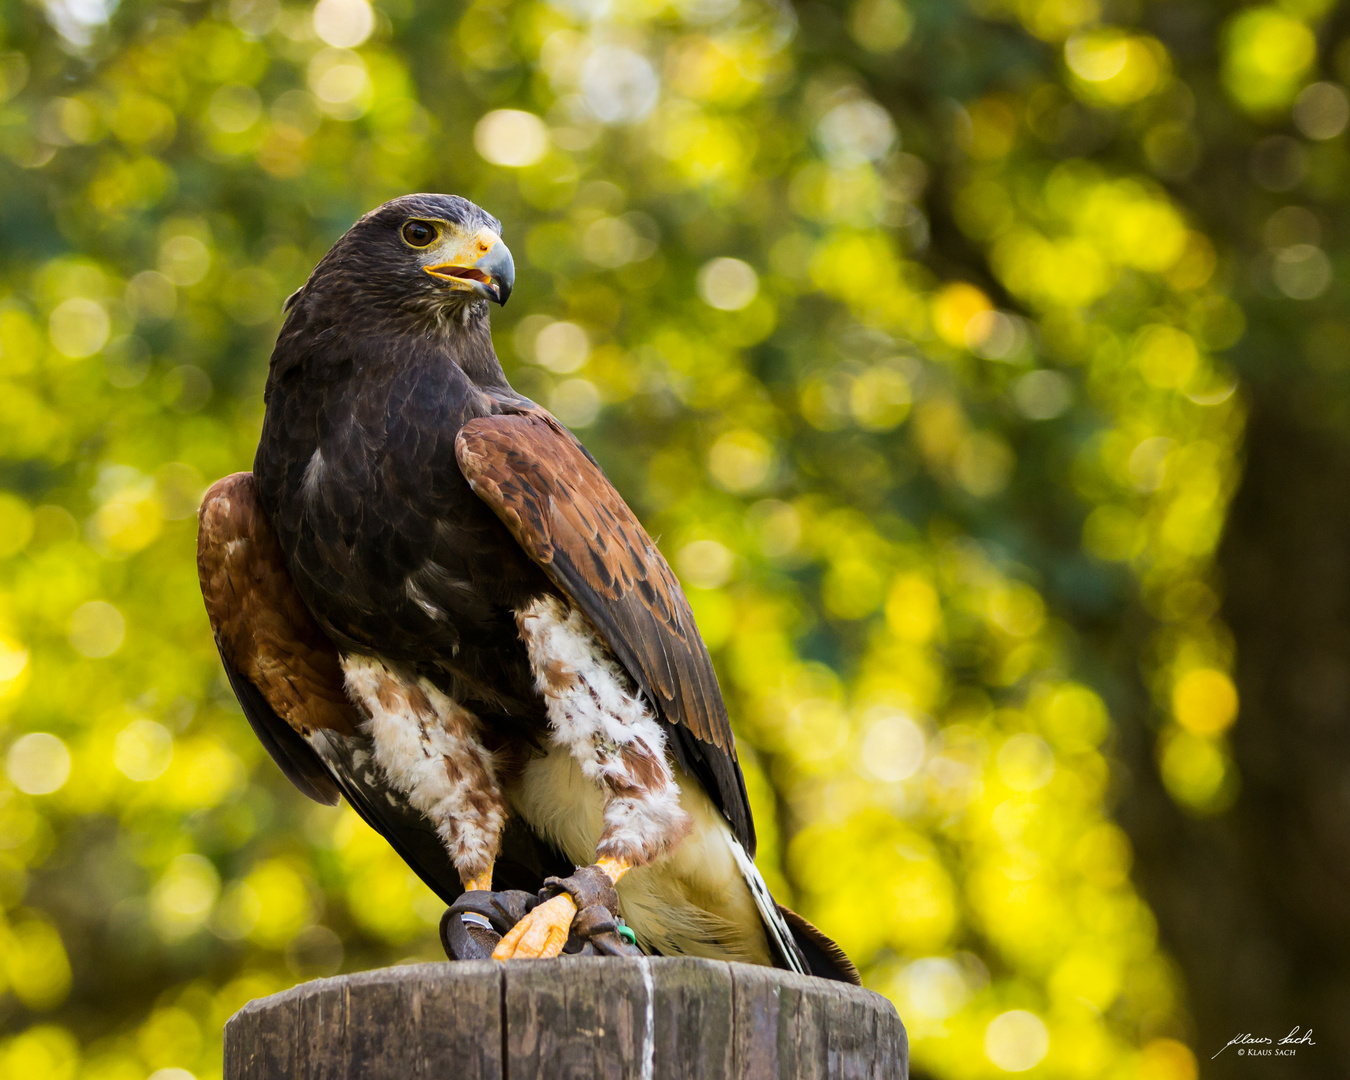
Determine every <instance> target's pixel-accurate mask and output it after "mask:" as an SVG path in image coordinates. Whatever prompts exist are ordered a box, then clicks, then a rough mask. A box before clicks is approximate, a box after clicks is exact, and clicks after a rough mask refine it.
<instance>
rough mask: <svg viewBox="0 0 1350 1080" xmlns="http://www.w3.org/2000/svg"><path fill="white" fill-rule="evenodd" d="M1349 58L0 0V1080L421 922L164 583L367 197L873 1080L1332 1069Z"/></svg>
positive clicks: (347, 3)
mask: <svg viewBox="0 0 1350 1080" xmlns="http://www.w3.org/2000/svg"><path fill="white" fill-rule="evenodd" d="M1346 82H1350V11H1347V9H1346V7H1345V6H1336V5H1334V4H1332V3H1330V2H1328V0H1283V2H1280V3H1273V4H1259V3H1258V4H1252V5H1245V6H1243V5H1238V4H1234V3H1223V2H1202V0H1156V2H1154V0H852V2H842V0H841V2H836V3H817V2H802V3H796V4H789V3H786V2H780V3H773V2H764V0H552V2H527V0H488V2H474V3H464V2H459V0H456V2H450V0H437V2H425V3H421V4H418V3H416V2H415V0H376V2H375V3H374V4H373V6H372V5H371V4H369V3H367V2H366V0H319V2H318V3H317V5H307V4H292V3H286V2H281V0H215V2H214V3H211V2H206V0H195V2H194V0H181V2H168V0H122V2H121V3H120V4H119V3H117V2H116V0H0V249H2V250H0V256H2V259H3V261H2V262H0V757H2V758H3V765H4V768H3V777H2V778H0V991H2V992H0V1031H3V1035H0V1078H4V1080H36V1078H44V1077H49V1078H52V1080H75V1078H77V1077H78V1078H89V1080H145V1078H146V1077H148V1076H151V1075H153V1076H154V1077H155V1080H192V1078H194V1077H195V1078H198V1080H209V1078H212V1077H218V1076H219V1075H220V1071H221V1065H220V1029H221V1025H222V1023H223V1022H224V1020H225V1019H226V1018H227V1017H228V1016H229V1015H230V1014H231V1013H232V1012H233V1011H234V1010H235V1009H237V1008H238V1007H240V1006H241V1005H242V1004H243V1003H244V1002H245V1001H247V1000H248V999H250V998H252V997H256V996H259V995H262V994H266V993H270V992H272V991H276V990H279V989H281V988H284V987H286V986H288V985H291V984H293V983H295V982H297V981H300V980H303V979H307V978H311V977H314V976H317V975H326V974H331V973H334V972H338V971H350V970H358V969H362V968H367V967H371V966H376V965H381V964H389V963H396V962H401V961H409V960H421V959H434V958H437V957H438V956H439V955H440V951H439V947H438V945H437V943H436V933H435V926H436V923H437V920H438V918H439V916H440V913H441V906H440V905H439V904H438V903H437V902H436V901H435V899H434V898H433V897H432V896H431V894H430V893H429V892H428V891H427V890H426V889H425V888H424V887H423V886H421V885H420V884H419V883H418V881H417V880H416V879H415V878H414V877H413V875H412V874H411V873H410V872H409V871H408V870H407V869H406V868H405V867H404V866H403V865H402V864H401V863H400V862H399V861H398V860H397V859H396V858H395V856H394V855H393V853H392V852H391V851H390V850H389V849H388V848H387V847H386V846H385V844H384V843H383V842H382V841H380V840H379V839H378V838H377V837H376V836H375V835H374V834H373V833H371V832H370V831H369V830H368V829H367V828H366V827H365V826H364V825H362V824H361V823H360V822H359V821H358V820H357V818H356V817H355V815H354V814H352V813H351V812H350V811H349V810H346V809H340V810H338V809H329V808H323V807H316V806H314V805H313V804H310V803H307V802H306V801H305V800H304V799H303V798H302V797H301V796H300V795H299V794H297V793H296V792H295V791H293V790H292V789H291V788H290V787H289V786H288V785H287V784H286V782H285V781H284V779H283V778H282V777H281V775H280V773H279V772H278V770H277V769H276V768H275V766H274V765H273V764H272V763H271V762H270V761H269V760H268V759H267V758H266V756H265V754H264V753H263V751H262V749H261V748H260V746H259V745H258V744H257V742H256V741H255V740H254V738H253V736H252V735H251V733H250V732H249V729H248V726H247V724H246V723H245V722H244V720H243V718H242V716H241V715H240V713H239V710H238V708H237V707H236V705H235V703H234V699H233V697H232V695H231V693H230V691H229V688H228V686H227V685H226V683H225V681H224V678H223V677H222V673H221V671H220V668H219V665H218V662H217V659H216V655H215V651H214V648H213V646H212V643H211V639H210V634H209V630H208V627H207V622H206V618H205V615H204V613H203V610H202V605H201V601H200V598H199V595H198V590H197V585H196V577H195V569H194V563H193V550H194V531H195V530H194V513H195V510H196V506H197V502H198V499H199V497H200V494H201V492H202V490H203V489H204V487H205V485H206V484H207V483H209V482H210V481H211V480H213V479H215V478H216V477H218V476H220V475H222V474H225V473H227V472H231V471H234V470H238V469H247V468H248V467H249V465H250V462H251V459H252V453H253V447H254V445H255V441H256V437H257V432H258V428H259V424H260V420H261V415H262V401H261V388H262V384H263V379H264V376H265V372H266V365H267V357H268V353H269V350H270V346H271V342H272V339H273V337H274V335H275V332H276V330H277V327H278V325H279V322H280V307H281V302H282V300H283V299H284V298H285V296H286V295H287V294H288V293H290V292H291V291H292V290H293V289H295V288H296V287H298V286H299V285H300V284H301V283H302V282H303V280H304V278H305V276H306V274H307V272H308V270H309V268H310V267H311V266H312V265H313V264H314V262H315V261H316V260H317V259H318V258H319V256H320V255H321V254H322V253H323V252H324V251H325V250H326V248H327V247H328V246H329V244H331V243H332V241H333V240H334V239H335V238H336V237H337V236H338V235H339V234H340V233H341V232H342V230H344V229H345V228H346V227H347V226H348V225H349V224H350V223H351V222H352V221H353V220H354V219H355V218H356V217H357V216H359V215H360V214H361V213H363V212H364V211H365V210H367V209H369V208H371V207H372V206H374V205H376V204H378V203H380V202H382V201H383V200H385V199H387V198H390V197H392V196H394V195H398V194H401V193H404V192H409V191H419V190H429V191H450V192H458V193H461V194H464V195H467V196H469V197H471V198H473V199H474V200H476V201H477V202H479V203H481V204H482V205H483V206H485V207H487V208H488V209H489V210H490V211H491V212H492V213H494V214H496V215H497V216H498V217H500V218H501V219H502V221H503V222H504V223H505V237H506V240H507V242H508V243H509V245H510V246H511V247H512V249H513V250H514V252H515V255H516V259H517V263H518V266H519V281H518V286H517V289H516V292H515V294H514V296H513V298H512V301H511V304H510V306H509V307H508V308H506V309H505V310H503V311H494V312H493V321H494V326H495V336H496V340H497V346H498V351H499V352H500V354H501V356H502V358H503V361H504V363H505V365H506V368H507V371H508V373H509V374H510V376H511V378H512V379H513V381H514V383H515V385H516V386H517V387H518V388H519V389H521V390H522V391H523V392H525V393H526V394H528V395H530V396H532V397H534V398H535V399H536V400H538V401H540V402H542V403H543V404H545V405H547V406H548V407H549V408H550V409H552V410H554V411H555V412H556V413H557V414H558V415H559V416H560V417H561V418H562V419H563V420H564V421H565V422H566V423H568V424H569V425H571V426H572V427H573V428H574V429H575V430H576V431H577V432H578V433H579V434H580V435H581V437H582V438H583V439H584V440H585V441H586V442H587V444H588V445H589V446H590V447H591V448H592V449H593V450H594V452H595V453H596V455H597V456H598V458H599V459H600V461H601V462H602V463H603V464H604V465H605V467H606V468H607V469H608V470H609V472H610V474H611V476H612V477H613V478H614V480H615V481H616V483H617V484H618V486H619V488H620V490H621V491H622V492H623V493H624V494H625V495H626V496H627V498H628V499H629V501H630V502H631V503H632V504H633V505H634V507H635V508H636V509H637V510H638V512H639V514H640V515H641V516H642V517H643V519H644V521H645V522H646V523H647V525H648V527H649V528H650V530H651V531H652V532H653V534H655V535H659V537H660V543H661V546H662V548H663V550H664V551H665V552H666V553H667V555H668V556H669V557H670V559H671V560H672V562H673V564H674V565H675V567H676V568H677V570H678V572H679V574H680V576H681V578H682V580H683V581H684V583H685V585H686V587H687V588H688V590H689V592H690V596H691V599H692V602H693V605H694V609H695V611H696V612H697V615H698V619H699V623H700V626H701V628H702V631H703V633H704V635H705V637H706V638H707V641H708V644H709V646H710V648H711V650H712V653H713V656H714V658H715V660H716V662H717V666H718V670H719V673H720V676H721V678H722V682H723V687H724V689H725V692H726V694H727V697H728V701H729V705H730V709H731V714H732V716H733V718H734V723H735V725H736V728H737V731H738V734H739V739H740V745H741V748H742V754H743V759H742V760H743V762H744V765H745V769H746V772H747V774H748V781H749V784H750V789H751V792H752V797H753V802H754V805H755V811H756V817H757V820H758V822H759V830H760V836H761V838H762V846H761V855H760V862H761V865H762V866H763V868H764V871H765V874H766V876H767V877H768V878H769V880H770V882H771V884H772V885H773V886H774V888H775V890H776V891H777V892H778V893H779V894H780V895H781V896H782V897H783V899H785V900H786V901H788V902H790V903H791V904H793V905H794V906H796V907H797V908H799V909H800V910H802V911H803V912H804V913H805V914H807V915H808V916H809V917H810V918H812V919H813V920H815V921H817V922H818V923H819V924H820V925H821V926H822V927H823V928H824V929H826V930H827V931H828V932H830V933H831V934H833V935H834V936H835V937H837V938H838V940H839V941H840V942H841V943H842V944H843V945H844V946H845V948H847V949H848V950H849V951H850V953H851V954H852V955H853V956H854V957H855V958H856V959H857V961H858V962H859V964H860V965H861V967H862V969H863V971H864V972H865V976H866V981H867V984H868V985H869V986H871V987H873V988H875V989H877V990H879V991H880V992H882V993H884V994H887V995H889V996H890V997H891V999H892V1000H893V1001H894V1002H895V1003H896V1005H897V1007H898V1008H899V1010H900V1013H901V1015H902V1016H903V1018H904V1019H905V1021H906V1023H907V1025H908V1027H909V1031H910V1035H911V1038H912V1040H913V1056H914V1064H915V1069H914V1072H915V1075H916V1076H920V1077H929V1078H943V1080H947V1078H950V1080H964V1078H988V1077H1001V1076H1007V1075H1010V1074H1013V1073H1021V1074H1023V1075H1027V1076H1036V1077H1055V1078H1060V1077H1063V1078H1070V1077H1072V1078H1078V1077H1082V1078H1089V1077H1093V1078H1095V1077H1106V1078H1111V1080H1195V1078H1196V1077H1197V1076H1204V1077H1230V1076H1248V1075H1261V1076H1270V1075H1279V1076H1283V1077H1314V1076H1316V1077H1324V1076H1325V1077H1333V1076H1337V1077H1339V1076H1344V1075H1346V1073H1347V1071H1348V1070H1350V1023H1347V1021H1346V1016H1347V1015H1350V969H1348V968H1347V962H1346V961H1347V953H1350V870H1348V869H1347V868H1348V867H1350V737H1348V732H1350V729H1348V728H1347V724H1346V719H1347V710H1348V709H1350V634H1348V633H1347V624H1346V616H1347V604H1348V602H1350V562H1348V561H1347V551H1348V550H1350V502H1347V499H1346V493H1347V490H1350V438H1348V436H1350V312H1347V299H1350V228H1348V225H1350V222H1348V221H1347V213H1346V195H1347V193H1350V154H1348V153H1347V142H1346V135H1345V129H1346V124H1347V120H1348V119H1350V102H1348V101H1347V93H1346V90H1345V87H1344V85H1343V84H1345V83H1346ZM1294 1025H1300V1026H1301V1027H1304V1028H1308V1027H1311V1028H1312V1029H1313V1030H1314V1033H1315V1035H1314V1038H1315V1039H1316V1042H1317V1046H1316V1047H1315V1048H1305V1049H1303V1050H1301V1051H1300V1052H1299V1055H1298V1057H1297V1058H1296V1059H1293V1060H1285V1061H1282V1062H1279V1063H1275V1064H1272V1063H1270V1062H1262V1063H1259V1064H1258V1063H1254V1062H1250V1061H1247V1060H1243V1059H1239V1058H1237V1057H1236V1056H1235V1054H1234V1052H1233V1051H1228V1052H1227V1053H1225V1054H1223V1055H1220V1056H1219V1057H1218V1058H1217V1059H1215V1060H1211V1055H1212V1054H1213V1053H1214V1052H1215V1051H1216V1050H1218V1049H1219V1048H1220V1047H1221V1046H1222V1045H1223V1044H1224V1043H1226V1042H1227V1040H1228V1039H1230V1038H1232V1037H1233V1036H1235V1035H1237V1034H1238V1033H1239V1032H1253V1033H1256V1034H1264V1035H1267V1036H1271V1037H1278V1036H1280V1035H1282V1034H1284V1033H1285V1032H1286V1031H1287V1030H1288V1029H1289V1028H1290V1027H1292V1026H1294ZM1277 1029H1278V1030H1277Z"/></svg>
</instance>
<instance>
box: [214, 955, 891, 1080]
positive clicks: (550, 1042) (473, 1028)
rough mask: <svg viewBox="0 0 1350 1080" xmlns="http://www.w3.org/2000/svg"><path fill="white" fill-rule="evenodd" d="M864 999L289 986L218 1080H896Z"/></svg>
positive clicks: (629, 989) (802, 992)
mask: <svg viewBox="0 0 1350 1080" xmlns="http://www.w3.org/2000/svg"><path fill="white" fill-rule="evenodd" d="M908 1062H909V1042H908V1039H907V1037H906V1035H905V1029H904V1026H903V1025H902V1024H901V1023H900V1018H899V1017H898V1016H897V1015H896V1012H895V1008H894V1007H893V1006H892V1005H891V1003H890V1002H889V1001H887V1000H886V999H885V998H883V997H882V996H881V995H879V994H874V993H872V992H871V991H869V990H862V989H859V988H858V987H854V986H847V985H845V984H843V983H837V982H828V981H826V980H824V979H814V978H809V977H806V976H803V975H795V974H793V973H791V972H787V971H778V970H776V969H772V968H763V967H752V966H749V965H745V964H726V963H721V962H719V961H713V960H690V959H677V958H666V957H653V958H650V959H641V960H627V959H617V958H613V957H562V958H559V959H557V960H530V961H519V962H515V963H507V964H501V963H496V962H494V961H472V962H462V963H457V964H450V963H443V964H416V965H410V966H407V967H395V968H383V969H381V970H378V971H367V972H363V973H361V974H357V975H341V976H338V977H336V978H332V979H319V980H317V981H315V982H310V983H304V984H303V985H301V986H297V987H295V988H294V989H291V990H287V991H285V992H284V993H280V994H273V995H272V996H271V997H266V998H260V999H259V1000H257V1001H253V1002H250V1003H249V1004H248V1005H246V1006H244V1008H242V1009H241V1010H239V1012H237V1013H236V1014H235V1015H234V1016H233V1017H231V1018H230V1021H229V1023H227V1024H226V1025H225V1080H320V1078H322V1080H358V1078H359V1080H534V1078H536V1077H538V1078H548V1080H554V1078H557V1080H574V1078H575V1080H583V1078H584V1080H590V1078H592V1077H604V1078H606V1080H609V1078H613V1080H629V1078H631V1080H686V1078H688V1080H705V1078H706V1080H726V1078H732V1080H824V1078H826V1077H830V1078H835V1077H839V1078H846V1080H853V1078H858V1080H864V1078H865V1080H904V1078H906V1077H907V1076H908V1072H909V1070H908Z"/></svg>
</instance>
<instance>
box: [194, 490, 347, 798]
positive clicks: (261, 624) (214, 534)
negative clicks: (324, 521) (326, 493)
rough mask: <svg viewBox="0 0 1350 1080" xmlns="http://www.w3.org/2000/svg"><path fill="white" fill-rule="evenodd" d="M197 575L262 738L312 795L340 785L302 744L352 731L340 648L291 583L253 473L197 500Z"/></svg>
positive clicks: (333, 792) (331, 793) (326, 794)
mask: <svg viewBox="0 0 1350 1080" xmlns="http://www.w3.org/2000/svg"><path fill="white" fill-rule="evenodd" d="M197 573H198V577H199V578H200V581H201V587H202V597H203V599H204V600H205V601H206V611H207V614H208V616H210V619H211V629H212V630H213V631H214V633H215V638H216V647H217V648H218V649H219V651H220V658H221V661H222V662H223V664H224V665H225V672H226V674H227V675H228V676H229V679H230V685H231V686H232V687H233V688H234V691H235V696H236V697H238V698H239V704H240V705H241V706H242V707H243V710H244V715H245V716H246V717H248V721H249V724H250V725H251V726H252V727H253V730H254V732H255V733H256V734H257V736H258V738H259V740H260V741H261V742H262V744H263V745H264V746H265V747H266V748H267V751H268V753H270V754H271V755H272V758H273V760H274V761H276V763H277V765H279V766H280V767H281V770H282V772H284V773H285V774H286V777H287V779H289V780H290V781H291V783H293V784H294V785H295V786H296V787H297V788H299V789H300V790H301V791H302V792H304V793H305V794H306V795H308V796H309V797H310V798H311V799H314V800H316V801H318V802H321V803H325V804H327V805H330V806H331V805H333V804H335V803H336V802H337V801H338V786H337V784H336V783H335V781H334V779H333V776H332V774H331V773H330V771H329V770H328V768H326V767H325V765H324V763H323V762H322V761H321V760H320V758H319V756H318V754H316V753H315V751H314V749H313V748H312V747H311V746H310V745H309V743H308V742H307V741H306V737H307V736H308V735H310V734H311V733H312V732H313V731H315V730H320V729H328V730H333V731H336V732H337V733H339V734H341V735H348V736H350V735H353V734H354V733H355V732H356V729H357V724H358V717H357V714H356V710H355V709H354V708H353V707H352V705H351V703H350V702H349V701H348V700H347V698H346V696H345V694H344V693H343V689H342V671H341V668H340V667H339V664H338V652H337V649H336V648H334V646H333V644H332V642H331V641H329V640H328V638H327V636H326V635H325V634H324V633H323V631H322V630H320V629H319V627H318V625H317V624H316V623H315V622H314V617H313V616H312V615H311V614H310V613H309V609H308V608H306V607H305V604H304V601H303V600H301V598H300V595H299V593H297V592H296V590H295V585H294V584H293V583H292V581H291V578H290V574H289V573H288V572H287V570H286V564H285V562H284V561H283V559H282V553H281V546H280V545H279V544H278V543H277V539H276V535H275V534H274V533H273V532H272V528H271V526H270V525H269V524H268V522H267V519H266V517H264V515H263V513H262V510H261V508H260V507H259V505H258V499H257V491H256V488H255V486H254V482H253V475H252V474H251V473H235V474H234V475H232V476H227V477H225V479H223V480H220V481H218V482H217V483H216V484H214V485H213V486H212V488H211V490H210V491H208V492H207V493H206V497H205V499H203V500H202V508H201V514H200V519H199V525H198V531H197Z"/></svg>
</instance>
